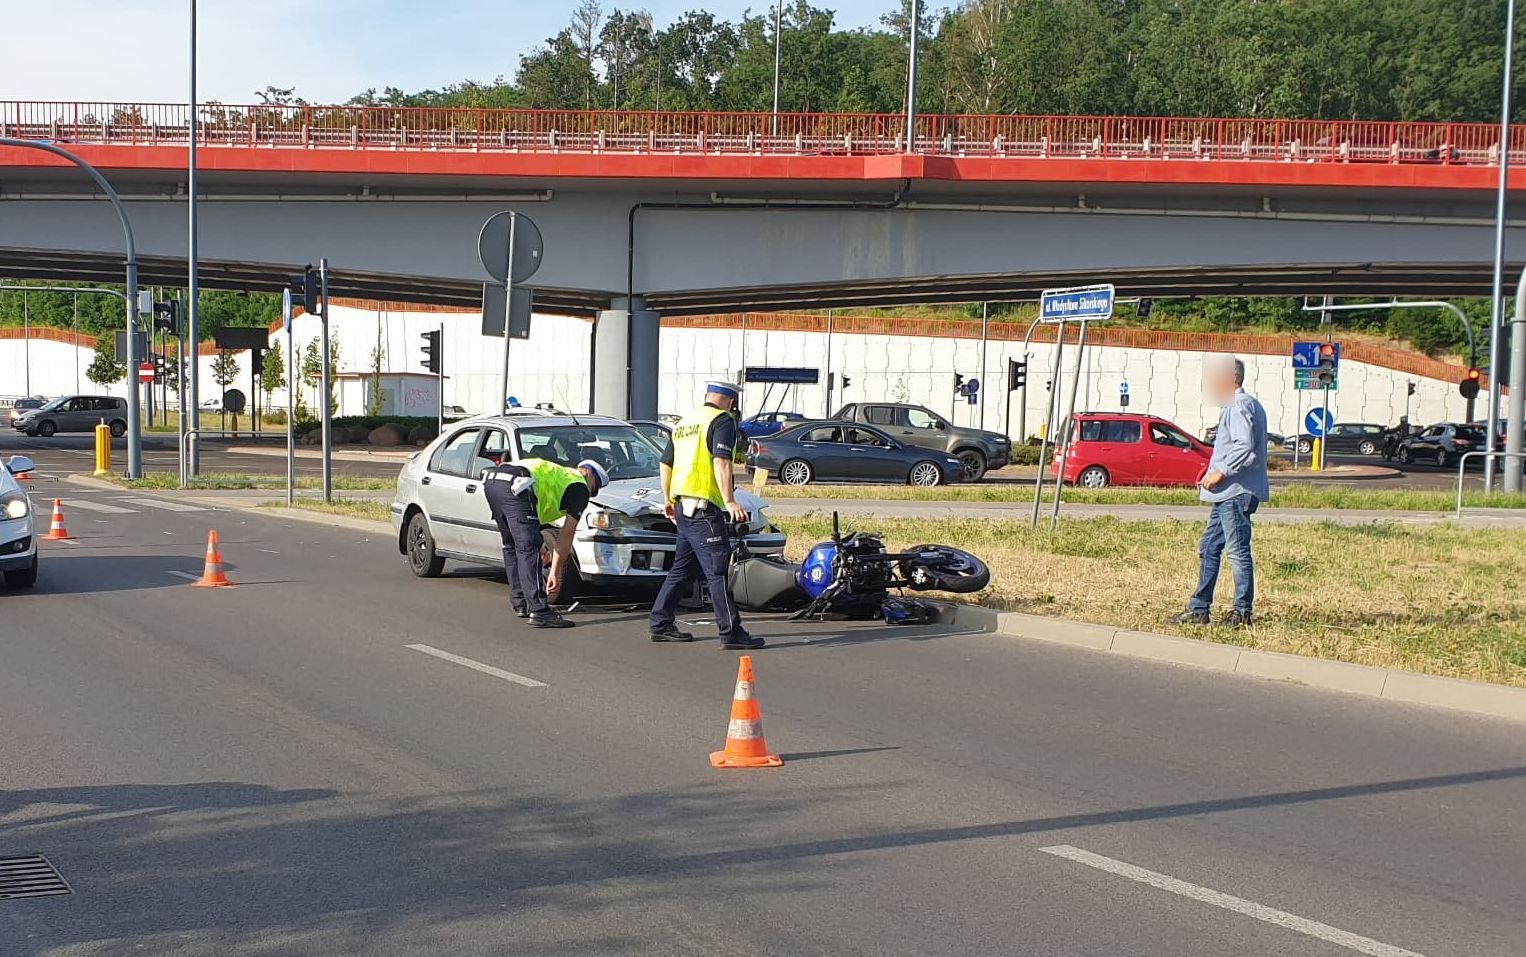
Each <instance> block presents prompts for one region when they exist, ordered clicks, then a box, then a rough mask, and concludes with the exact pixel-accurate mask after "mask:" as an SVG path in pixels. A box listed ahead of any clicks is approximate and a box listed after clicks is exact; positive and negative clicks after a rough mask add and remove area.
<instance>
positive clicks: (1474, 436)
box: [1457, 426, 1484, 442]
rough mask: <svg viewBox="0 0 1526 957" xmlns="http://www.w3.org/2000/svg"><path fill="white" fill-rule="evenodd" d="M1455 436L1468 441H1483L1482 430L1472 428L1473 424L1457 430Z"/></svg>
mask: <svg viewBox="0 0 1526 957" xmlns="http://www.w3.org/2000/svg"><path fill="white" fill-rule="evenodd" d="M1457 437H1458V438H1459V439H1464V440H1466V441H1468V442H1483V440H1484V430H1483V429H1479V428H1474V427H1473V426H1467V427H1464V428H1460V429H1458V430H1457Z"/></svg>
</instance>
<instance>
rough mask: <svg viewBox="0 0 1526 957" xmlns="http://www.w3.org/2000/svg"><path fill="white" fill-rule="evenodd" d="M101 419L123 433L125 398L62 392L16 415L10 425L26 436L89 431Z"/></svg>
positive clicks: (118, 433)
mask: <svg viewBox="0 0 1526 957" xmlns="http://www.w3.org/2000/svg"><path fill="white" fill-rule="evenodd" d="M102 422H104V423H106V425H107V426H108V427H109V428H110V429H111V434H112V435H114V436H121V435H123V434H124V433H126V432H127V400H126V399H122V398H118V397H117V396H114V395H64V396H59V397H58V398H56V399H54V400H53V401H52V402H48V403H45V404H44V405H43V406H42V407H41V408H38V409H31V410H29V411H27V412H25V413H23V414H22V415H20V416H18V417H17V418H16V420H15V422H14V423H12V424H14V425H15V426H16V428H17V429H18V430H20V431H22V432H25V433H26V434H27V435H41V436H44V437H46V436H49V435H52V434H53V433H55V432H89V431H91V430H93V429H94V428H95V427H96V426H97V425H99V424H101V423H102Z"/></svg>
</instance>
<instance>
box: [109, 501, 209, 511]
mask: <svg viewBox="0 0 1526 957" xmlns="http://www.w3.org/2000/svg"><path fill="white" fill-rule="evenodd" d="M121 501H123V502H131V503H132V504H134V505H142V506H143V507H145V508H162V509H164V510H165V511H166V512H205V511H206V508H205V507H204V506H201V505H187V504H186V503H184V502H171V501H169V500H168V499H162V498H124V499H121Z"/></svg>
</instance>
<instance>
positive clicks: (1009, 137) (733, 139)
mask: <svg viewBox="0 0 1526 957" xmlns="http://www.w3.org/2000/svg"><path fill="white" fill-rule="evenodd" d="M197 112H198V121H199V123H200V126H199V127H198V144H199V145H201V146H205V147H209V148H217V147H243V148H250V147H286V148H290V147H299V148H315V149H348V150H447V151H448V150H465V151H480V150H499V151H511V152H592V153H604V152H609V153H635V154H641V153H667V154H671V153H704V154H727V153H733V154H774V155H794V156H798V155H842V156H849V155H874V154H887V153H900V152H904V151H905V145H904V143H903V136H904V135H905V134H904V127H905V120H904V117H902V116H901V115H900V114H896V113H785V114H779V115H778V116H775V115H773V114H770V113H745V112H730V113H693V112H664V111H614V110H507V109H498V110H490V109H452V108H433V107H390V106H274V105H267V104H248V105H231V104H204V105H202V106H200V107H199V108H198V111H197ZM189 114H190V110H189V107H188V106H187V105H186V104H184V103H107V102H101V103H70V102H47V101H19V100H11V101H0V135H9V136H16V137H20V138H25V139H45V140H52V141H56V142H61V143H78V144H86V145H108V146H115V145H122V146H177V145H178V146H181V147H184V146H185V145H186V143H187V140H188V138H189V133H188V131H187V127H188V126H189V119H190V116H189ZM912 147H913V149H912V151H913V152H917V153H925V154H932V155H946V156H988V157H1011V158H1018V159H1024V158H1026V159H1047V158H1057V159H1090V158H1100V159H1155V160H1202V161H1213V160H1217V161H1235V162H1245V161H1256V162H1284V163H1321V162H1334V163H1380V164H1394V165H1428V166H1465V167H1469V166H1471V167H1476V166H1498V165H1499V154H1500V139H1499V128H1498V126H1497V125H1495V124H1492V123H1401V122H1390V121H1379V120H1297V119H1285V120H1278V119H1253V118H1244V117H1241V118H1229V117H1223V118H1199V117H1128V116H1039V115H1034V116H1008V115H951V114H921V115H919V116H917V117H916V132H915V142H914V143H913V144H912ZM1509 151H1510V159H1511V162H1512V163H1526V127H1515V128H1514V129H1513V130H1512V132H1511V135H1510V143H1509Z"/></svg>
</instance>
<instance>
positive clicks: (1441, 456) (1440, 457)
mask: <svg viewBox="0 0 1526 957" xmlns="http://www.w3.org/2000/svg"><path fill="white" fill-rule="evenodd" d="M1436 467H1437V468H1438V469H1444V468H1446V467H1447V451H1446V449H1437V450H1436Z"/></svg>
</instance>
